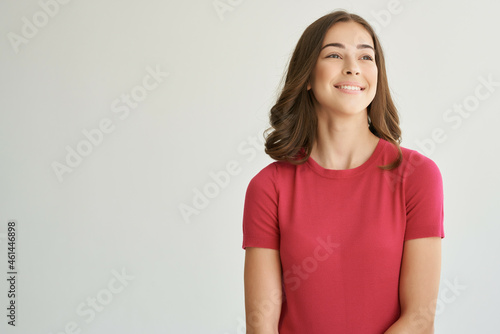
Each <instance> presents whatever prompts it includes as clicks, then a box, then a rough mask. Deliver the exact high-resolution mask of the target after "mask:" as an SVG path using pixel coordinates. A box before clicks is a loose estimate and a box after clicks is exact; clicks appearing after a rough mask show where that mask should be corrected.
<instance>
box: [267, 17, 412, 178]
mask: <svg viewBox="0 0 500 334" xmlns="http://www.w3.org/2000/svg"><path fill="white" fill-rule="evenodd" d="M349 21H354V22H357V23H359V24H361V25H362V26H363V27H364V28H365V29H366V30H367V31H368V33H369V34H370V35H371V37H372V39H373V43H374V48H375V63H376V65H377V68H378V74H377V91H376V93H375V97H374V99H373V101H372V102H371V103H370V105H369V106H368V107H367V114H368V116H369V117H370V120H371V124H370V125H369V129H370V131H371V132H372V133H373V134H374V135H375V136H377V137H379V138H383V139H385V140H387V141H389V142H390V143H392V144H393V145H394V146H395V147H396V148H397V150H398V157H397V159H396V160H395V161H393V162H392V163H390V164H389V165H385V166H379V168H381V169H386V170H389V169H392V168H396V167H398V166H399V165H400V163H401V161H402V159H403V154H402V152H401V148H400V147H399V144H400V143H401V129H400V128H399V116H398V111H397V109H396V107H395V106H394V103H393V101H392V98H391V94H390V92H389V84H388V82H387V74H386V71H385V61H384V54H383V51H382V47H381V45H380V42H379V40H378V38H377V35H376V34H375V32H374V30H373V28H372V27H371V26H370V24H369V23H368V22H367V21H365V20H364V19H363V18H361V17H360V16H358V15H356V14H352V13H348V12H346V11H344V10H339V11H334V12H331V13H329V14H327V15H325V16H323V17H321V18H319V19H318V20H316V21H315V22H313V23H312V24H311V25H309V26H308V27H307V29H306V30H305V31H304V33H303V34H302V36H301V37H300V39H299V41H298V43H297V46H296V47H295V50H294V52H293V55H292V57H291V59H290V63H289V65H288V71H287V74H286V79H285V84H284V87H283V89H282V90H281V93H280V95H279V97H278V99H277V102H276V104H275V105H274V106H273V107H272V108H271V111H270V115H269V119H270V124H271V127H269V128H267V129H266V130H265V131H264V133H266V132H267V131H269V130H272V129H274V130H273V131H272V132H271V133H269V134H268V135H266V136H265V152H266V153H267V154H268V155H269V156H270V157H271V158H273V159H275V160H285V161H288V162H290V163H293V164H296V165H298V164H302V163H304V162H305V161H306V160H307V159H308V158H309V156H310V154H311V150H312V145H313V143H314V140H316V137H317V123H318V119H317V115H316V112H315V108H314V104H313V96H312V94H311V93H310V92H309V91H308V90H307V83H308V82H309V79H310V77H311V73H312V71H313V69H314V67H315V65H316V61H317V59H318V57H319V54H320V52H321V45H322V43H323V40H324V38H325V35H326V33H327V31H328V30H329V29H330V27H332V26H333V25H334V24H335V23H337V22H349Z"/></svg>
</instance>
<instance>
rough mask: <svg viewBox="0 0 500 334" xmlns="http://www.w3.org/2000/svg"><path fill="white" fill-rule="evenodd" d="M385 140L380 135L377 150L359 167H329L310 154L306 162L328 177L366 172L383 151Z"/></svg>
mask: <svg viewBox="0 0 500 334" xmlns="http://www.w3.org/2000/svg"><path fill="white" fill-rule="evenodd" d="M384 141H385V140H384V139H383V138H380V137H379V140H378V143H377V146H376V147H375V150H373V153H372V154H371V155H370V157H369V158H368V160H366V161H365V162H364V163H363V164H361V165H359V166H358V167H354V168H350V169H328V168H324V167H322V166H321V165H320V164H319V163H317V162H316V161H315V160H314V159H313V158H312V157H311V156H309V158H308V159H307V161H306V164H307V165H308V166H309V168H311V169H312V170H313V171H314V172H316V173H317V174H319V175H321V176H324V177H327V178H346V177H351V176H354V175H358V174H360V173H362V172H364V171H365V170H366V169H367V168H368V167H370V166H371V165H373V163H374V162H375V160H376V159H377V158H378V156H379V155H380V152H382V149H383V144H384V143H383V142H384Z"/></svg>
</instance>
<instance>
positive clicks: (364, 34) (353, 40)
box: [323, 21, 374, 47]
mask: <svg viewBox="0 0 500 334" xmlns="http://www.w3.org/2000/svg"><path fill="white" fill-rule="evenodd" d="M328 43H342V44H345V45H346V47H349V46H355V45H358V44H369V45H371V46H374V45H373V39H372V37H371V36H370V33H368V31H367V30H366V29H365V28H364V27H363V26H362V25H361V24H359V23H357V22H352V21H350V22H337V23H335V24H334V25H333V26H331V27H330V29H328V31H327V33H326V35H325V39H324V41H323V45H326V44H328Z"/></svg>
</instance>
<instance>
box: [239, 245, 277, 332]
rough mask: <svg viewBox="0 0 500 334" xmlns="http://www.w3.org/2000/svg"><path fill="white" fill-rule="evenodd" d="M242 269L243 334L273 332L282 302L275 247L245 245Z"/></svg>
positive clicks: (275, 328) (275, 329)
mask: <svg viewBox="0 0 500 334" xmlns="http://www.w3.org/2000/svg"><path fill="white" fill-rule="evenodd" d="M244 271H245V272H244V284H245V313H246V326H247V334H277V333H278V322H279V318H280V314H281V303H282V288H281V260H280V256H279V251H278V250H276V249H270V248H260V247H246V249H245V269H244Z"/></svg>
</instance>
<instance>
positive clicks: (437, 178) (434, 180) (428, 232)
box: [404, 151, 444, 241]
mask: <svg viewBox="0 0 500 334" xmlns="http://www.w3.org/2000/svg"><path fill="white" fill-rule="evenodd" d="M406 174H407V176H406V185H405V201H406V232H405V238H404V240H405V241H406V240H410V239H417V238H426V237H441V239H442V238H444V204H443V201H444V198H443V179H442V176H441V172H440V170H439V168H438V166H437V165H436V163H435V162H434V161H432V160H431V159H429V158H428V157H426V156H424V155H423V154H421V153H419V152H417V151H413V152H411V154H410V156H409V161H408V165H407V168H406Z"/></svg>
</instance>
